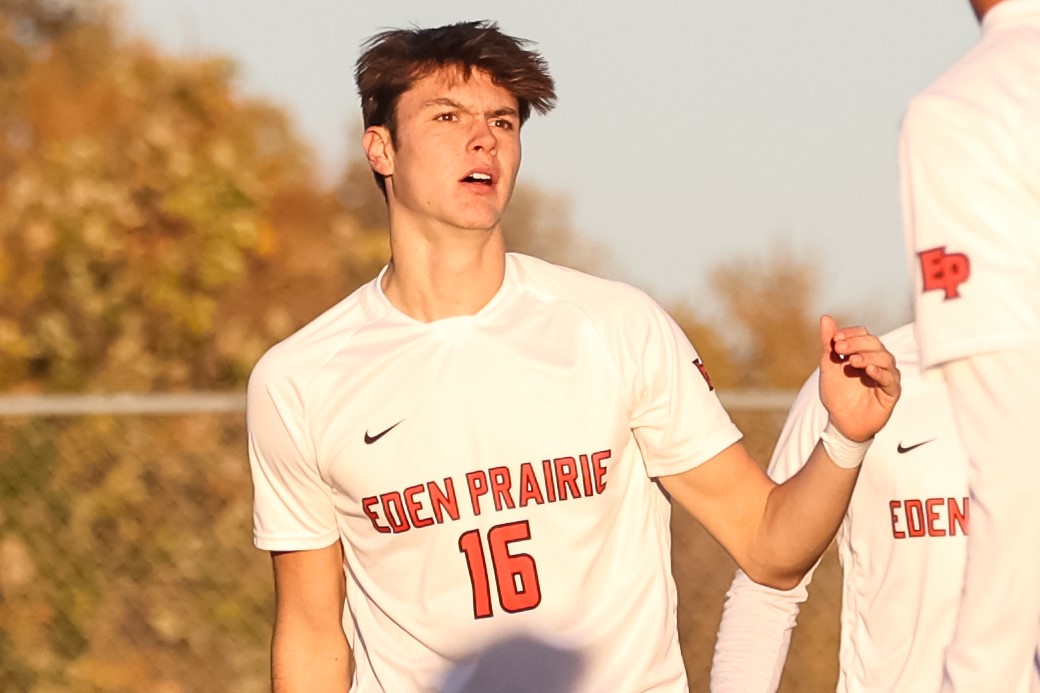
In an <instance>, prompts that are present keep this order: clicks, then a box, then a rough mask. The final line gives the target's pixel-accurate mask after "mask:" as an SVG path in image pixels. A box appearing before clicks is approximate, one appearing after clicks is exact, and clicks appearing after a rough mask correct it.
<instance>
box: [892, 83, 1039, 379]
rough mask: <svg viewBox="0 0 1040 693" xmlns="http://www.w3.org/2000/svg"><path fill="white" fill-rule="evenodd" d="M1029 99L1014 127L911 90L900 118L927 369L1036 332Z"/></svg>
mask: <svg viewBox="0 0 1040 693" xmlns="http://www.w3.org/2000/svg"><path fill="white" fill-rule="evenodd" d="M1031 89H1032V88H1031ZM1034 91H1035V89H1034ZM1033 99H1034V103H1033V104H1032V107H1031V108H1030V109H1027V110H1026V111H1025V112H1024V113H1023V114H1022V115H1021V120H1022V122H1021V125H1020V127H1019V128H1018V129H1009V130H1005V129H1003V128H1000V127H996V126H994V125H993V124H992V123H990V122H988V121H980V120H979V119H977V118H976V117H974V116H972V115H971V114H969V113H965V112H964V111H966V110H970V109H967V108H958V107H956V105H955V104H954V103H952V100H951V99H947V98H940V97H936V96H932V97H930V98H917V99H915V100H914V101H913V102H912V103H911V106H910V108H909V110H908V112H907V115H906V118H905V119H904V126H903V132H902V138H901V144H900V167H901V179H902V195H901V201H902V207H903V225H904V230H905V233H906V241H907V243H906V250H907V257H908V260H909V263H910V271H911V275H912V276H913V278H914V283H915V292H914V301H915V306H914V313H915V322H916V324H917V335H918V341H919V343H920V348H921V359H922V363H923V365H924V367H926V368H928V367H931V366H934V365H937V364H940V363H942V362H944V361H949V360H952V359H957V358H963V357H965V356H970V355H972V354H978V353H984V352H986V351H993V350H996V349H1005V348H1017V347H1019V346H1021V345H1022V344H1023V343H1025V342H1027V341H1029V340H1031V339H1035V338H1036V337H1037V336H1038V335H1040V312H1038V311H1037V300H1038V299H1037V297H1038V296H1040V272H1038V271H1037V259H1038V255H1037V253H1038V252H1040V182H1038V179H1040V144H1038V142H1040V137H1038V136H1037V133H1040V99H1036V97H1033Z"/></svg>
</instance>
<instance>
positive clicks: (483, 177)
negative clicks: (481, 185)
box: [469, 173, 491, 180]
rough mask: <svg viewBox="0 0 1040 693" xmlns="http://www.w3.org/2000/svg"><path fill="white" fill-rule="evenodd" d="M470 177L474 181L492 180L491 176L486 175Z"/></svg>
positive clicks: (480, 174)
mask: <svg viewBox="0 0 1040 693" xmlns="http://www.w3.org/2000/svg"><path fill="white" fill-rule="evenodd" d="M469 177H470V178H472V179H473V180H491V176H489V175H488V174H486V173H471V174H469Z"/></svg>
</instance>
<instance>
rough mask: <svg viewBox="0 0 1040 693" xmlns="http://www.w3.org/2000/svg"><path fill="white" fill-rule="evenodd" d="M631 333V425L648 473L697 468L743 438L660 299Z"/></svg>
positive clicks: (705, 366)
mask: <svg viewBox="0 0 1040 693" xmlns="http://www.w3.org/2000/svg"><path fill="white" fill-rule="evenodd" d="M647 302H648V304H649V308H648V310H646V311H645V312H644V314H643V315H641V316H640V317H639V318H638V319H634V320H633V323H634V324H633V329H631V330H630V331H629V332H628V335H627V340H628V341H629V342H630V352H629V354H628V357H629V358H630V359H631V360H632V363H631V364H629V368H630V373H631V376H630V377H629V382H630V384H631V387H632V392H631V402H632V406H631V413H630V415H631V420H630V425H631V428H632V431H633V434H634V435H635V438H636V442H637V443H638V444H639V447H640V450H641V452H642V454H643V459H644V461H645V464H646V469H647V473H648V474H649V475H650V476H666V475H671V474H678V473H680V472H684V471H686V470H688V469H692V468H693V467H696V466H698V465H700V464H702V463H704V462H706V461H708V460H709V459H711V458H712V457H714V456H715V455H717V454H718V453H720V452H722V451H723V450H725V449H726V448H727V447H729V446H730V445H732V444H733V443H735V442H737V441H738V440H740V438H741V434H740V431H739V430H738V429H737V427H736V426H735V425H734V424H733V422H732V421H731V420H730V417H729V414H727V413H726V410H725V409H724V408H723V407H722V403H721V402H719V398H718V396H717V395H716V393H715V389H714V387H713V385H712V383H711V378H710V376H709V375H708V370H707V368H708V365H707V364H705V363H703V362H702V361H701V359H700V357H699V356H698V355H697V352H696V350H695V349H694V348H693V345H691V344H690V342H689V340H688V339H687V338H686V335H685V334H683V331H682V330H681V329H680V328H679V326H678V325H676V324H675V322H674V321H673V320H672V319H671V318H670V317H669V316H668V314H667V313H665V312H664V310H662V309H661V308H660V307H659V306H658V305H657V304H656V303H654V302H653V301H650V300H649V299H647Z"/></svg>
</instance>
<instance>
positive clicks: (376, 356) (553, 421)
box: [248, 254, 740, 693]
mask: <svg viewBox="0 0 1040 693" xmlns="http://www.w3.org/2000/svg"><path fill="white" fill-rule="evenodd" d="M248 420H249V444H250V461H251V465H252V472H253V479H254V487H255V506H254V541H255V543H256V545H257V546H258V547H260V548H263V549H268V550H272V551H283V550H296V549H317V548H322V547H326V546H328V545H330V544H331V543H333V542H335V541H336V540H342V543H343V547H344V551H345V571H346V580H347V600H346V601H347V613H346V615H345V618H344V621H345V623H344V627H345V630H346V631H347V634H348V642H349V644H350V646H351V648H352V649H353V653H354V658H355V664H356V666H355V674H354V686H355V689H356V690H358V691H361V692H362V693H365V692H368V691H390V692H392V693H400V692H407V691H425V690H438V691H478V690H492V689H495V690H514V689H517V688H518V687H519V688H520V689H523V690H545V691H550V690H568V691H572V690H573V691H612V692H613V691H685V690H687V689H688V686H687V682H686V674H685V669H684V666H683V660H682V657H681V655H680V651H679V642H678V634H677V629H676V591H675V585H674V582H673V579H672V576H671V564H670V535H669V518H670V505H669V501H668V499H667V498H666V496H665V495H664V493H663V492H662V490H661V489H660V487H659V485H658V484H657V483H656V482H655V479H654V478H655V477H657V476H660V475H669V474H675V473H679V472H682V471H685V470H688V469H691V468H693V467H695V466H697V465H699V464H701V463H703V462H705V461H707V460H708V459H710V458H712V457H713V456H715V455H716V454H718V453H719V452H721V451H722V450H724V449H725V448H727V447H728V446H730V445H732V444H733V443H734V442H736V441H737V440H738V439H739V438H740V434H739V432H738V431H737V429H736V427H735V426H734V425H733V424H732V422H731V421H730V419H729V417H728V415H727V414H726V412H725V411H724V410H723V408H722V406H721V405H720V403H719V401H718V399H717V397H716V396H715V393H714V392H712V391H711V387H710V383H709V382H708V378H707V376H706V373H705V372H704V371H703V366H702V365H701V364H700V360H699V359H698V357H697V354H696V352H695V351H694V349H693V348H692V346H691V345H690V343H689V342H688V341H687V340H686V338H685V336H684V335H683V334H682V332H681V330H680V329H679V328H678V327H677V326H676V325H675V323H674V322H672V321H671V319H670V318H668V316H667V315H666V314H665V313H664V312H663V311H662V310H661V309H660V308H659V307H658V306H657V305H656V304H655V303H653V302H652V301H651V300H650V299H649V298H647V297H646V296H645V295H644V294H642V293H641V292H639V291H637V290H635V289H633V288H632V287H629V286H627V285H624V284H620V283H616V282H609V281H606V280H602V279H597V278H594V277H590V276H588V275H584V274H581V273H579V272H575V271H572V270H567V269H563V268H560V267H556V266H553V265H550V264H547V263H545V262H542V261H539V260H535V259H533V258H529V257H525V256H520V255H513V254H510V255H508V256H507V261H506V271H505V278H504V281H503V285H502V287H501V289H500V290H499V291H498V293H497V294H496V295H495V297H494V298H493V299H492V301H491V302H490V303H489V304H488V305H487V306H485V307H484V308H483V309H482V310H480V311H479V312H478V313H477V314H476V315H473V316H464V317H453V318H447V319H444V320H438V321H435V322H432V323H422V322H418V321H416V320H414V319H412V318H410V317H408V316H406V315H404V314H402V313H401V312H400V311H398V310H397V309H395V308H394V307H393V306H392V305H391V304H390V302H389V301H388V300H387V298H386V296H385V295H384V294H383V292H382V290H381V289H380V282H379V279H378V278H377V279H376V280H374V281H372V282H370V283H369V284H366V285H365V286H363V287H361V288H360V289H359V290H358V291H356V292H355V293H354V294H352V295H351V296H349V297H348V298H347V299H345V300H344V301H342V302H341V303H339V304H338V305H336V306H335V307H333V308H332V309H331V310H329V311H328V312H327V313H325V314H324V315H322V316H321V317H319V318H318V319H317V320H315V321H314V322H312V323H311V324H309V325H307V326H306V327H304V328H303V329H302V330H300V331H299V332H297V333H296V334H294V335H293V336H291V337H290V338H288V339H287V340H285V341H284V342H282V343H281V344H279V345H277V346H276V347H274V348H273V349H272V350H271V351H269V352H268V353H267V354H266V355H265V356H264V358H263V359H262V360H261V361H260V363H259V364H258V365H257V367H256V369H255V370H254V373H253V375H252V377H251V379H250V386H249V404H248ZM511 679H512V680H511Z"/></svg>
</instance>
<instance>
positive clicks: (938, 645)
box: [711, 324, 1012, 693]
mask: <svg viewBox="0 0 1040 693" xmlns="http://www.w3.org/2000/svg"><path fill="white" fill-rule="evenodd" d="M881 341H882V342H883V343H884V344H885V346H886V347H887V348H888V350H889V351H891V352H892V353H893V354H894V355H895V357H896V364H897V365H898V366H899V370H900V373H902V381H901V382H902V385H903V394H902V397H901V398H900V402H899V406H898V407H896V410H895V412H893V414H892V418H891V419H890V420H889V422H888V423H887V424H886V425H885V427H884V428H883V429H882V430H881V431H879V432H878V434H877V436H876V438H875V440H874V443H873V444H872V445H871V447H870V450H869V451H868V452H867V456H866V459H865V460H864V465H863V471H862V472H861V473H860V479H859V481H858V482H857V484H856V490H855V492H854V493H853V494H852V502H851V503H850V504H849V509H848V511H847V512H846V514H845V520H844V522H842V525H841V528H840V529H839V530H838V557H839V559H840V561H841V565H842V570H843V587H842V592H841V593H842V595H843V599H842V609H841V648H840V654H839V658H840V667H839V678H838V690H839V691H862V692H864V693H889V692H890V691H914V693H929V692H931V693H935V692H936V691H938V690H939V689H940V687H941V685H942V678H943V673H942V672H943V653H944V651H945V649H946V645H947V644H949V642H950V639H951V637H952V636H953V626H954V622H955V619H956V612H957V603H958V601H959V600H960V595H961V587H962V585H963V576H964V563H965V555H966V551H967V541H966V540H967V530H968V514H969V508H970V505H969V500H968V497H967V496H968V459H967V455H966V453H965V452H964V448H963V446H962V445H961V443H960V440H959V439H958V437H957V429H956V426H955V424H954V421H953V411H952V410H951V408H950V401H949V395H948V394H947V392H946V385H945V384H944V382H943V380H942V378H941V377H936V374H932V375H931V376H928V375H924V374H922V373H921V372H920V370H919V368H918V358H919V355H918V349H917V342H916V340H915V338H914V326H913V325H912V324H910V325H904V326H903V327H900V328H899V329H897V330H894V331H893V332H890V333H889V334H887V335H885V336H883V337H882V338H881ZM826 424H827V410H826V409H824V407H823V404H821V403H820V396H819V373H814V374H813V375H812V376H811V377H810V378H809V379H808V380H807V381H806V383H805V385H804V386H803V387H802V389H801V391H800V392H799V393H798V397H797V399H796V400H795V404H794V407H793V408H792V409H791V412H790V414H789V415H788V418H787V421H786V422H785V424H784V428H783V430H782V431H781V433H780V439H779V441H778V443H777V447H776V449H775V450H774V452H773V459H772V461H771V462H770V465H769V476H770V477H772V478H773V479H774V480H776V481H777V482H783V481H785V480H786V479H788V478H790V477H791V476H793V475H794V474H796V473H797V472H798V470H799V469H800V468H801V466H802V464H803V461H804V460H805V458H806V456H807V454H808V451H809V450H811V449H812V447H813V446H814V445H815V444H816V441H817V440H818V439H819V437H820V431H822V430H823V428H824V426H826ZM811 579H812V571H810V572H809V574H807V575H806V576H805V578H804V579H803V580H802V582H801V584H799V585H798V587H797V588H795V589H793V590H788V591H783V590H774V589H770V588H768V587H764V586H762V585H759V584H756V583H754V582H752V581H751V580H750V579H749V578H748V577H747V575H745V574H744V573H743V571H740V570H738V571H737V575H736V577H735V578H734V580H733V586H732V587H731V588H730V591H729V593H728V594H727V595H726V604H725V607H724V609H723V612H722V623H721V624H720V626H719V635H718V641H717V642H716V645H715V657H714V661H713V662H712V669H711V690H712V692H713V693H738V692H739V693H766V692H770V693H771V692H772V691H775V690H776V689H777V687H778V686H779V684H780V676H781V674H782V672H783V667H784V662H785V660H786V658H787V648H788V644H789V643H790V638H791V631H792V630H793V629H794V626H795V620H796V619H797V617H798V610H799V607H800V605H801V603H802V602H803V601H805V599H806V597H807V596H808V587H809V581H810V580H811ZM1008 693H1012V692H1011V691H1009V692H1008Z"/></svg>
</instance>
